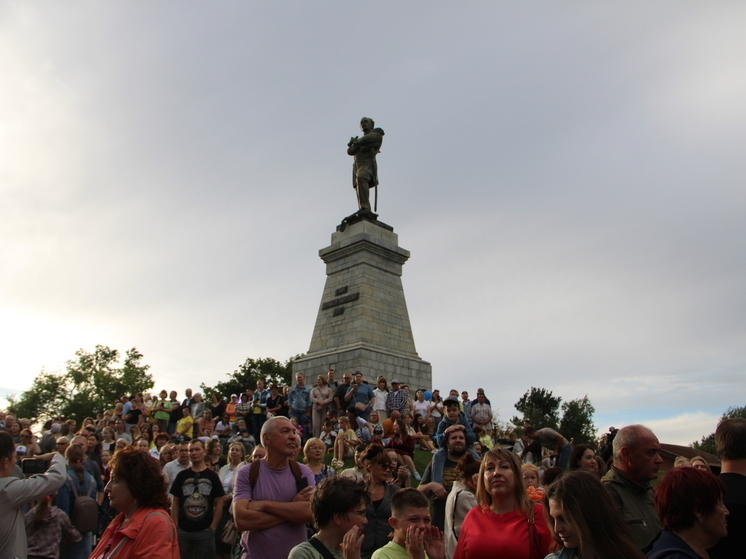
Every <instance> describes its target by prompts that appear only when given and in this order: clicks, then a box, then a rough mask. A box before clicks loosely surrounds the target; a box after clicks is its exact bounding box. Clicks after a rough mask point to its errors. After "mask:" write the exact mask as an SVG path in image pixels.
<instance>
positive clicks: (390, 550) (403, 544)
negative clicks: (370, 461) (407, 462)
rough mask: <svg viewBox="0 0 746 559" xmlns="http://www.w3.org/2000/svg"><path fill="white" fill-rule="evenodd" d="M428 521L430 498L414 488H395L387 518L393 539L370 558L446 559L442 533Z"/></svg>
mask: <svg viewBox="0 0 746 559" xmlns="http://www.w3.org/2000/svg"><path fill="white" fill-rule="evenodd" d="M430 522H431V519H430V501H429V500H428V498H427V497H425V495H424V494H423V493H420V492H419V491H417V490H416V489H402V490H400V491H397V492H396V493H394V495H393V496H392V497H391V518H389V525H390V526H391V528H393V530H394V539H393V540H392V541H390V542H389V543H387V544H386V545H385V546H383V547H382V548H380V549H378V550H376V551H375V552H373V559H409V557H428V558H429V559H445V543H444V540H443V532H441V531H440V530H438V528H436V527H435V526H432V525H431V523H430Z"/></svg>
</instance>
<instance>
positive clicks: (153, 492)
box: [90, 446, 179, 559]
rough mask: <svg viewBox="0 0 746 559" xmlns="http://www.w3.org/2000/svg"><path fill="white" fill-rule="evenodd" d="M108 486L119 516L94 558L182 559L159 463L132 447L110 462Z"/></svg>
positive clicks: (124, 449)
mask: <svg viewBox="0 0 746 559" xmlns="http://www.w3.org/2000/svg"><path fill="white" fill-rule="evenodd" d="M109 467H110V468H111V478H110V479H109V483H108V484H107V485H106V491H107V492H108V493H109V500H110V502H111V506H112V507H114V508H115V509H116V510H118V511H119V515H118V516H117V517H116V518H115V519H114V520H112V521H111V523H110V524H109V526H108V528H107V529H106V531H105V532H104V534H103V535H102V536H101V539H100V540H99V542H98V545H97V546H96V549H94V550H93V553H92V554H91V557H90V559H100V558H103V557H106V559H179V539H178V536H177V532H176V526H175V525H174V522H173V520H171V516H170V515H169V514H168V512H167V510H168V507H169V506H170V503H169V500H168V495H167V493H166V479H165V478H164V477H163V475H162V474H161V471H160V467H159V465H158V461H157V460H154V459H153V457H151V456H149V455H148V454H147V453H146V452H144V451H142V450H137V449H135V448H133V447H131V446H128V447H126V448H123V449H122V450H120V451H118V452H117V453H116V454H115V455H114V457H113V458H112V459H111V462H110V463H109Z"/></svg>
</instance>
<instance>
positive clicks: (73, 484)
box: [67, 474, 85, 499]
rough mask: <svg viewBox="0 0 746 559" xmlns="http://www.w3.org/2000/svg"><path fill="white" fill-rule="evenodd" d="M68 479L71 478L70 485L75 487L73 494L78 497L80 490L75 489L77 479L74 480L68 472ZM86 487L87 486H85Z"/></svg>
mask: <svg viewBox="0 0 746 559" xmlns="http://www.w3.org/2000/svg"><path fill="white" fill-rule="evenodd" d="M67 479H69V480H70V487H72V489H73V495H75V498H76V499H77V498H78V490H77V489H75V481H74V480H73V478H72V476H71V475H70V474H67ZM83 489H85V487H84V488H83Z"/></svg>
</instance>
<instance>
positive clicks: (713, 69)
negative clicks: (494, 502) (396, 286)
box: [0, 1, 746, 443]
mask: <svg viewBox="0 0 746 559" xmlns="http://www.w3.org/2000/svg"><path fill="white" fill-rule="evenodd" d="M744 21H746V6H744V5H742V4H739V3H735V2H732V3H719V2H708V3H694V2H655V3H651V2H625V3H624V5H623V6H622V5H621V4H616V5H613V4H609V3H595V2H530V3H529V2H513V3H503V2H471V3H462V2H460V3H455V2H448V3H445V2H379V3H374V4H371V3H360V2H347V3H343V2H286V3H280V2H223V3H214V2H211V3H206V2H189V1H180V2H176V1H162V2H82V1H80V2H74V1H73V2H64V3H60V2H53V1H48V2H34V3H27V2H20V1H14V2H5V3H3V4H0V73H1V75H2V76H3V79H2V87H0V189H1V191H0V192H1V194H2V203H0V339H1V340H2V341H1V342H0V346H1V348H2V350H1V351H0V388H6V389H14V390H23V389H25V388H27V387H28V386H29V385H30V383H31V381H32V379H33V377H34V376H35V375H36V374H37V373H38V372H39V371H40V370H41V369H42V368H45V369H47V370H50V371H54V370H61V369H62V368H63V367H64V363H65V361H66V360H68V359H71V358H72V357H73V356H74V353H75V351H76V350H77V349H79V348H84V349H86V350H89V351H91V350H93V348H94V347H95V345H96V344H104V345H108V346H110V347H114V348H117V349H120V350H121V351H124V350H126V349H127V348H130V347H137V348H138V349H139V350H140V351H141V352H142V353H143V354H144V356H145V358H144V361H145V362H146V363H148V364H150V365H151V372H152V373H153V375H154V377H155V379H156V386H155V388H156V390H160V389H161V388H176V389H178V390H179V392H180V394H181V393H182V392H183V389H184V388H186V387H187V386H192V387H197V386H198V385H199V384H200V383H201V382H205V383H207V384H214V383H215V382H218V381H220V380H223V379H225V375H226V374H227V373H230V372H232V371H233V370H234V369H235V368H236V367H237V366H238V365H239V364H240V363H242V362H243V361H244V359H245V358H246V357H274V358H276V359H279V360H285V359H287V358H288V357H290V356H292V355H295V354H297V353H301V352H305V351H307V349H308V346H309V343H310V339H311V334H312V330H313V326H314V322H315V319H316V313H317V309H318V305H319V302H320V298H321V291H322V288H323V285H324V280H325V267H324V264H323V262H322V261H321V260H320V259H319V258H318V250H319V249H321V248H323V247H325V246H327V245H328V244H329V242H330V236H331V233H332V232H333V231H334V228H335V226H336V225H337V224H338V223H339V222H340V221H341V219H342V218H343V217H344V216H346V215H348V214H350V213H352V212H353V211H355V210H356V209H357V207H356V202H355V197H354V191H353V190H352V188H351V182H350V174H351V173H350V167H351V158H350V157H349V156H348V155H347V154H346V145H347V141H348V139H349V137H350V136H353V135H357V134H359V129H358V122H359V120H360V118H361V117H363V116H369V117H372V118H373V119H375V121H376V126H379V127H381V128H383V129H384V130H385V131H386V136H385V140H384V144H383V148H382V153H381V154H380V155H379V156H378V163H379V172H380V181H381V186H380V192H379V213H380V219H381V220H382V221H384V222H386V223H388V224H390V225H392V226H393V227H394V229H395V231H396V233H397V234H398V235H399V241H400V244H401V246H402V247H404V248H406V249H408V250H410V251H411V259H410V260H409V262H408V263H407V264H406V265H405V266H404V276H403V283H404V288H405V294H406V297H407V302H408V306H409V314H410V318H411V322H412V327H413V331H414V336H415V342H416V345H417V350H418V353H419V355H420V357H422V358H423V359H425V360H427V361H430V362H431V363H432V366H433V381H434V385H435V387H438V388H440V389H441V390H445V391H447V390H448V389H450V388H458V389H467V390H469V391H470V392H472V393H473V392H474V391H475V390H476V388H477V387H478V386H482V387H484V388H485V389H486V391H487V394H488V397H489V398H490V399H491V400H492V403H493V405H494V406H496V407H498V408H499V412H500V416H501V418H502V419H503V420H507V419H509V418H510V417H511V416H512V415H513V414H514V413H515V410H514V409H513V404H514V403H515V402H516V401H517V400H518V399H519V398H520V396H521V395H522V394H523V393H524V392H525V391H526V390H528V389H529V388H530V387H531V386H537V387H544V388H548V389H550V390H552V391H554V393H555V394H556V395H560V396H562V397H563V399H565V400H569V399H573V398H579V397H582V396H583V395H585V394H588V396H589V398H590V399H591V401H592V402H593V404H594V405H595V407H596V410H597V411H596V424H597V426H598V427H599V429H604V430H605V429H606V428H608V427H609V426H610V425H615V426H617V427H621V426H622V425H625V424H628V423H631V422H645V423H646V424H648V425H650V426H651V427H653V428H654V429H655V430H656V432H658V434H659V436H660V438H661V439H662V440H664V441H665V442H674V443H689V442H691V441H693V440H695V439H698V438H699V437H700V436H702V435H703V434H706V433H709V432H711V431H713V430H714V428H715V423H716V420H717V417H718V416H719V415H720V414H721V413H722V412H723V411H724V410H725V409H726V408H727V407H728V406H731V405H743V404H744V394H746V380H744V379H745V378H746V377H745V376H744V372H746V291H745V290H744V286H745V285H746V219H745V218H746V189H745V188H744V177H745V176H746V157H744V155H743V152H744V146H746V103H744V99H745V98H746V65H745V64H744V60H746V35H745V34H744V33H743V25H744ZM455 379H458V380H455Z"/></svg>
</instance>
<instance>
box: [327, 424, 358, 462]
mask: <svg viewBox="0 0 746 559" xmlns="http://www.w3.org/2000/svg"><path fill="white" fill-rule="evenodd" d="M357 443H358V438H357V435H356V434H355V431H353V430H352V429H350V420H349V419H348V418H346V417H340V418H339V433H338V434H337V439H336V440H335V441H334V458H333V459H332V467H333V468H342V467H344V459H345V458H346V457H348V456H352V455H353V454H354V449H355V446H356V445H357Z"/></svg>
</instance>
